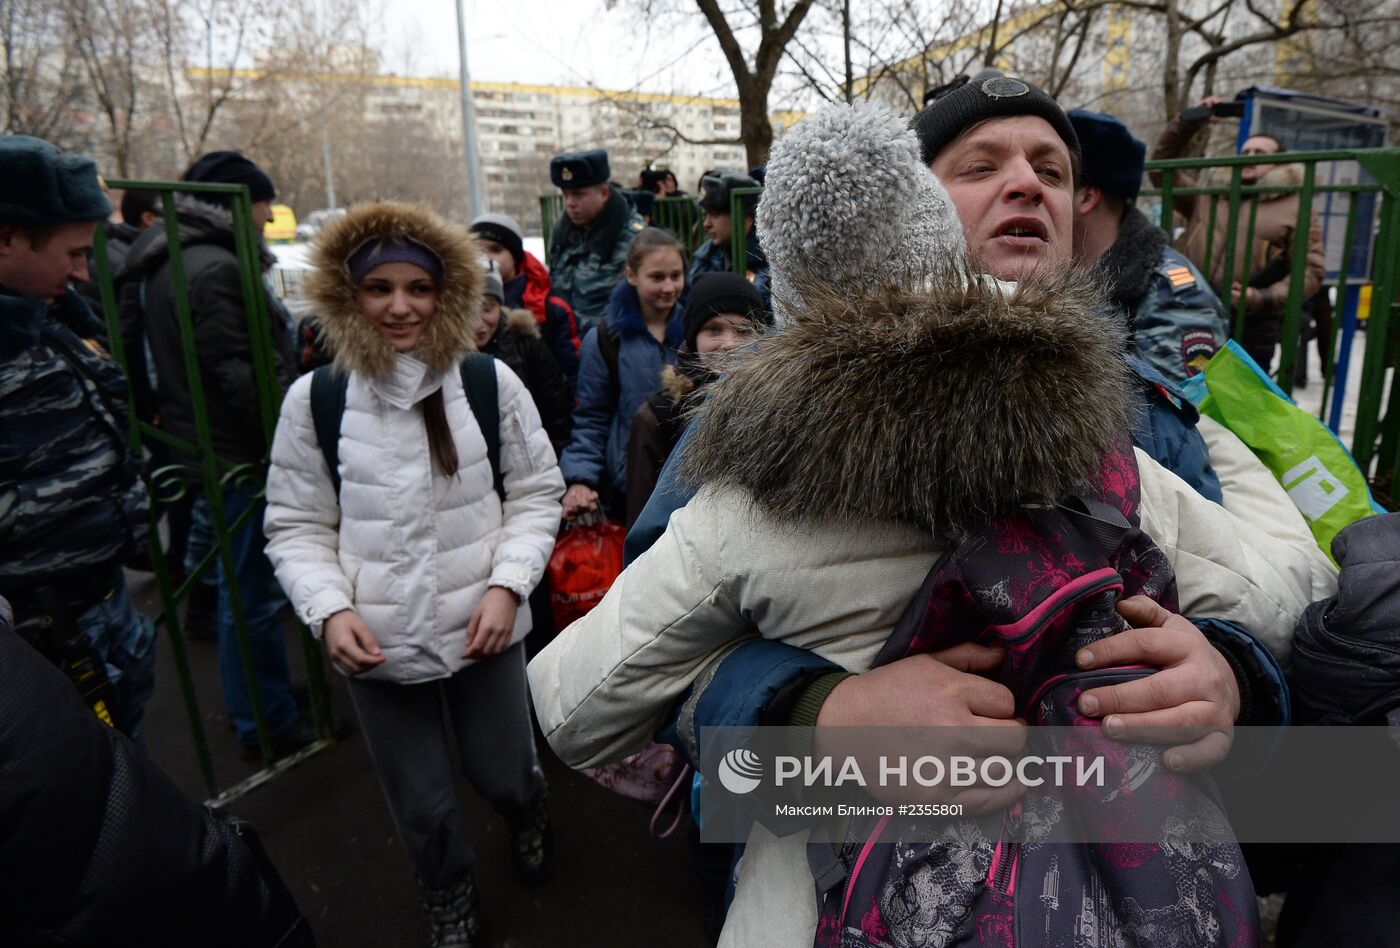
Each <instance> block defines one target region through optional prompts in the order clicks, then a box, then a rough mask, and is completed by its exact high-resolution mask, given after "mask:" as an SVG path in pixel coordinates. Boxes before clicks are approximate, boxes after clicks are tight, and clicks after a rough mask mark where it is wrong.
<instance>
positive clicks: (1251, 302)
mask: <svg viewBox="0 0 1400 948" xmlns="http://www.w3.org/2000/svg"><path fill="white" fill-rule="evenodd" d="M1241 295H1243V296H1244V310H1245V312H1246V313H1257V312H1259V310H1260V309H1261V308H1262V304H1263V302H1264V293H1263V291H1262V290H1259V289H1257V288H1255V287H1252V286H1248V287H1246V286H1241V285H1240V284H1239V283H1234V284H1233V285H1231V287H1230V307H1231V308H1232V309H1233V308H1234V307H1236V306H1239V305H1240V296H1241Z"/></svg>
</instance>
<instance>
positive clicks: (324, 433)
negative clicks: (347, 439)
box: [311, 365, 350, 498]
mask: <svg viewBox="0 0 1400 948" xmlns="http://www.w3.org/2000/svg"><path fill="white" fill-rule="evenodd" d="M349 388H350V376H348V375H345V374H343V373H338V372H336V371H335V369H334V367H332V366H329V365H323V366H321V367H320V368H319V369H317V370H316V371H314V372H312V373H311V424H312V426H313V427H314V428H315V429H316V443H317V444H319V445H320V446H321V456H322V457H324V458H325V459H326V470H328V471H329V472H330V475H331V486H332V487H334V488H335V495H336V497H337V498H338V497H339V496H340V419H341V417H342V416H343V415H344V414H345V393H346V391H347V390H348V389H349Z"/></svg>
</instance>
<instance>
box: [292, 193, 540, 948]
mask: <svg viewBox="0 0 1400 948" xmlns="http://www.w3.org/2000/svg"><path fill="white" fill-rule="evenodd" d="M315 263H316V271H315V272H314V274H312V277H311V279H310V281H309V289H310V293H311V296H312V298H313V299H314V301H315V303H316V308H317V313H318V317H319V320H320V323H321V329H322V332H323V335H324V338H325V340H326V342H327V344H328V346H329V347H330V349H331V351H332V352H333V353H334V367H335V371H336V373H337V374H338V376H339V377H340V378H341V379H345V381H343V382H341V383H340V384H341V385H342V386H343V390H344V393H345V397H344V412H343V414H342V415H341V416H340V419H339V432H340V434H339V440H338V442H337V446H338V459H337V464H336V468H337V470H336V472H335V473H336V475H337V476H336V477H333V476H332V472H331V471H330V469H329V467H328V456H327V454H326V453H325V452H324V451H323V446H322V445H321V443H320V441H319V440H318V437H317V426H316V424H315V422H314V421H313V412H312V376H310V375H306V376H303V377H302V378H301V379H300V380H299V381H298V382H297V383H296V384H295V385H293V386H292V388H291V390H290V391H289V392H288V393H287V398H286V400H285V401H284V402H283V404H282V415H281V419H280V420H279V422H278V425H277V435H276V439H275V441H274V443H273V448H272V466H271V470H270V471H269V473H268V481H267V516H266V531H267V536H268V545H267V554H268V556H269V558H271V560H272V562H273V565H274V566H275V567H276V569H277V578H278V580H279V581H280V582H281V584H282V586H283V588H284V589H285V590H286V592H287V595H288V597H290V599H291V601H292V604H293V605H294V606H295V608H296V610H297V614H298V615H299V616H300V618H301V619H302V620H303V621H305V622H306V623H307V624H308V625H309V626H310V627H311V629H312V631H313V632H314V633H316V634H317V635H319V636H320V637H321V638H323V639H324V640H325V643H326V650H327V652H328V653H329V655H330V658H331V661H332V662H333V663H334V664H335V665H336V667H337V668H339V669H340V670H341V671H342V672H344V673H345V674H346V675H347V676H348V680H349V690H350V696H351V699H352V701H353V702H354V705H355V710H356V713H357V714H358V716H359V719H360V724H361V728H362V730H363V732H364V736H365V741H366V743H367V744H368V746H369V750H370V755H371V756H372V757H373V759H374V765H375V769H376V771H377V773H378V775H379V780H380V785H381V787H382V788H383V791H384V795H385V797H386V799H387V800H388V803H389V808H390V810H391V811H392V813H393V817H394V822H395V825H396V827H397V829H398V832H399V836H400V838H401V839H402V840H403V843H404V846H405V848H406V849H407V851H408V854H409V857H410V858H411V859H412V861H413V864H414V868H415V869H416V870H417V873H418V877H419V884H420V886H421V887H422V889H423V897H424V904H425V907H426V909H427V911H428V915H429V920H430V924H431V927H432V932H433V944H434V945H470V944H473V943H474V941H475V939H476V938H477V934H476V932H477V921H476V918H477V916H476V887H475V884H474V881H473V875H472V865H473V857H472V852H471V849H470V847H469V846H468V845H467V841H466V837H465V827H464V826H463V823H462V818H461V814H460V812H459V810H458V807H457V803H456V799H455V795H454V791H453V774H452V763H451V753H450V749H449V747H448V730H447V728H446V727H445V726H444V722H443V719H442V717H443V716H442V706H443V703H444V700H445V702H446V706H447V709H448V716H449V717H450V719H451V721H450V724H451V733H452V735H453V737H454V738H455V740H456V743H457V746H458V748H459V750H460V753H461V759H462V765H463V769H464V770H465V771H466V775H467V777H468V778H469V779H470V780H471V782H472V784H473V786H474V787H475V788H476V789H477V790H478V791H479V792H480V793H481V794H482V795H483V796H485V797H486V798H487V800H488V801H489V802H490V803H491V804H492V806H494V807H495V808H496V809H497V810H498V811H499V812H500V813H501V814H502V815H503V816H504V817H505V818H506V820H507V822H508V823H509V824H510V826H511V828H512V833H513V842H514V852H515V857H516V858H515V861H516V871H517V874H518V875H519V876H520V877H521V878H522V880H523V881H526V882H538V881H542V880H543V878H544V877H545V875H546V874H547V872H548V868H549V866H548V861H549V848H550V842H551V840H550V832H549V825H548V816H547V813H546V810H545V783H544V777H543V774H542V773H541V771H540V767H539V761H538V758H537V757H536V754H535V747H534V740H533V735H532V731H531V725H530V716H529V709H528V698H527V696H526V685H525V659H524V646H523V643H522V642H521V640H522V639H523V638H524V637H525V635H526V633H527V632H529V630H530V612H529V610H528V609H520V608H519V606H520V604H521V603H522V602H523V601H524V600H525V599H526V598H527V597H528V596H529V594H530V591H531V590H532V589H533V588H534V586H535V585H536V583H538V582H539V580H540V577H541V575H542V574H543V572H544V568H545V563H546V561H547V560H548V557H549V554H550V551H551V550H552V548H553V544H554V536H555V532H556V530H557V529H558V526H559V515H560V505H559V498H560V497H561V495H562V494H563V492H564V483H563V480H562V478H561V477H560V475H559V468H558V464H557V463H556V461H555V456H554V451H553V449H552V447H551V446H550V442H549V438H548V436H547V435H546V433H545V432H544V430H543V428H542V427H541V424H540V418H539V413H538V412H537V411H536V409H535V405H534V403H533V402H532V401H531V400H530V396H529V394H528V393H527V392H526V390H525V387H524V385H522V383H521V382H520V380H519V379H518V378H517V377H516V376H515V375H514V373H512V372H511V371H510V369H508V368H506V367H505V366H504V365H502V364H501V363H499V362H493V363H490V364H488V368H487V371H490V370H491V367H494V374H495V384H496V395H497V399H496V401H497V405H498V409H499V441H500V457H499V473H500V477H501V482H502V484H503V488H504V489H503V491H502V493H503V497H502V495H501V494H498V493H497V491H496V489H495V484H494V483H493V481H494V475H493V470H492V466H491V463H490V460H489V458H488V452H487V447H486V440H485V437H484V436H483V434H482V431H481V426H480V425H479V424H478V423H477V420H476V417H475V416H474V414H473V411H472V406H471V404H470V402H469V401H468V398H467V395H466V391H465V388H464V385H463V376H462V373H461V371H460V370H459V366H460V365H461V363H462V361H463V359H464V358H465V357H466V356H467V355H468V353H470V352H471V351H472V350H473V348H474V346H473V344H472V339H473V335H474V332H473V330H474V322H475V320H476V319H477V318H478V317H477V313H478V309H479V300H480V293H481V286H482V283H483V277H484V271H483V269H482V263H481V260H480V258H479V256H478V253H477V250H476V247H475V244H474V241H473V238H471V237H470V236H469V235H468V234H467V233H466V232H465V231H464V230H462V229H460V228H458V227H455V226H453V225H449V224H447V223H445V222H443V221H442V220H440V219H439V218H437V217H436V216H435V215H433V214H432V213H431V212H430V211H428V210H426V209H424V208H420V207H414V206H409V205H402V204H393V203H379V204H371V205H364V206H360V207H357V208H354V209H352V210H351V211H350V213H348V214H347V215H346V216H344V217H343V218H341V219H340V220H338V221H336V222H334V223H333V224H332V225H331V226H330V227H328V228H327V229H326V230H325V231H324V232H323V234H322V236H321V237H320V239H319V240H318V242H317V245H316V249H315ZM322 404H323V406H324V404H325V403H324V402H323V403H322ZM323 412H324V408H323ZM323 417H324V414H323ZM323 427H324V426H323ZM331 430H334V429H331ZM331 456H334V455H331ZM337 485H338V491H337Z"/></svg>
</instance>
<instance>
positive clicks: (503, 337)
mask: <svg viewBox="0 0 1400 948" xmlns="http://www.w3.org/2000/svg"><path fill="white" fill-rule="evenodd" d="M481 351H482V352H485V353H487V354H488V355H493V356H495V357H496V358H497V359H500V360H501V361H502V362H504V363H505V364H506V365H508V366H509V367H510V369H511V371H512V372H514V373H515V374H516V375H518V376H520V381H522V382H524V383H525V388H527V389H528V390H529V392H530V397H531V398H533V399H534V400H535V407H536V408H537V409H539V412H540V421H541V423H543V425H544V430H545V431H546V432H548V434H549V443H550V444H552V445H554V455H555V457H558V456H559V455H560V454H562V453H563V451H564V448H565V447H567V446H568V444H569V434H570V433H571V432H572V431H573V430H574V397H573V395H571V394H570V393H569V380H568V379H566V378H565V377H564V372H563V370H562V369H560V368H559V363H558V362H557V361H556V360H555V358H554V353H553V352H551V351H550V348H549V344H548V343H546V342H545V341H544V340H543V339H541V338H540V327H539V323H538V322H537V321H536V320H535V316H534V314H533V313H531V312H530V311H529V310H524V309H505V308H504V307H503V308H502V309H501V321H500V323H499V324H497V326H496V332H495V334H494V335H493V336H492V337H491V338H490V339H489V340H488V341H487V343H486V345H484V346H482V347H481Z"/></svg>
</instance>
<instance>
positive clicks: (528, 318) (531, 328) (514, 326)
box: [496, 308, 540, 339]
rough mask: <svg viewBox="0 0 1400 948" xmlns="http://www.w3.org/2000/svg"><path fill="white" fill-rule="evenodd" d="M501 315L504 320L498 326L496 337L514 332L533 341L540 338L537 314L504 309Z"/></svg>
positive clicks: (525, 310) (524, 310) (526, 310)
mask: <svg viewBox="0 0 1400 948" xmlns="http://www.w3.org/2000/svg"><path fill="white" fill-rule="evenodd" d="M501 315H502V316H503V317H504V318H503V319H502V320H501V321H500V322H499V323H497V324H496V335H498V336H499V335H500V334H501V333H504V332H513V333H515V334H516V335H518V336H529V337H530V338H532V339H538V338H540V324H539V323H537V322H535V314H534V313H532V312H530V311H529V310H528V309H504V308H503V309H502V310H501Z"/></svg>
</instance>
